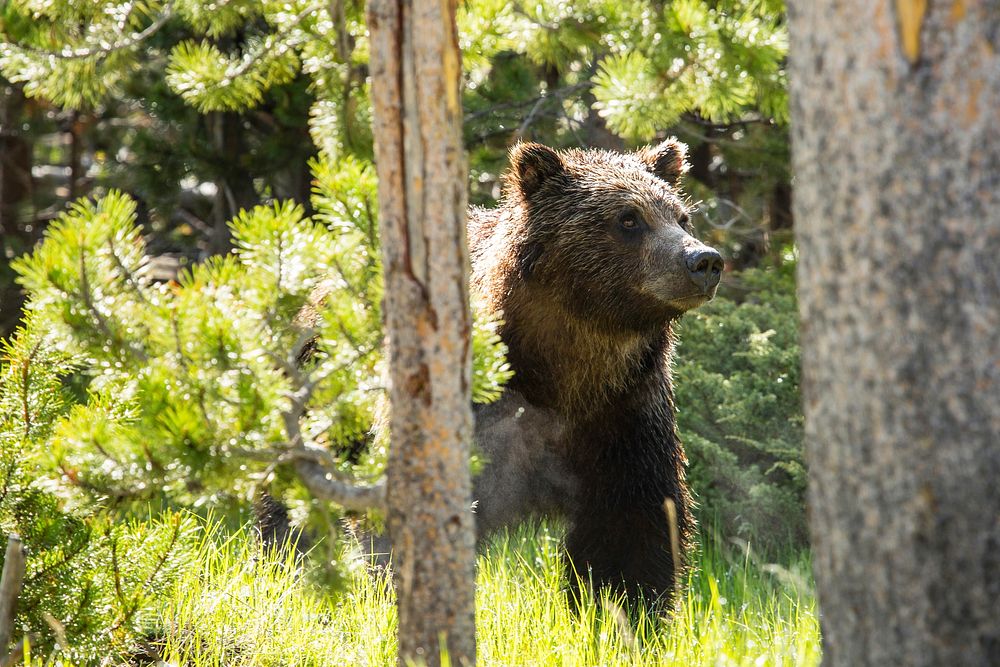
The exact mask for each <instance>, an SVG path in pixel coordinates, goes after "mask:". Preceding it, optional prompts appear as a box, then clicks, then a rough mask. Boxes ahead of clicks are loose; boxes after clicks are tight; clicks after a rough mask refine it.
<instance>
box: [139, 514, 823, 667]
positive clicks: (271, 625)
mask: <svg viewBox="0 0 1000 667" xmlns="http://www.w3.org/2000/svg"><path fill="white" fill-rule="evenodd" d="M807 572H808V564H807V560H806V558H805V556H804V555H803V556H798V557H794V558H786V559H785V565H784V566H780V567H779V566H776V565H765V564H761V563H757V562H755V560H754V558H753V556H752V553H751V552H749V551H747V550H746V549H740V548H738V547H733V546H730V545H726V544H721V543H719V542H717V541H712V542H710V543H708V544H706V545H705V546H704V547H703V548H702V550H701V552H700V554H698V558H697V566H696V569H694V570H693V571H692V573H691V574H690V576H689V581H688V589H687V593H686V594H685V595H684V596H683V597H682V598H681V600H680V601H679V603H678V605H677V609H676V611H675V612H674V613H673V614H672V615H671V616H669V617H663V618H660V617H651V616H648V615H645V614H642V613H636V614H633V619H632V620H631V621H630V620H628V619H627V617H626V614H625V613H624V612H623V611H622V610H621V609H620V607H619V605H617V604H615V603H614V601H612V600H609V599H608V596H607V595H602V596H599V597H598V598H597V599H596V600H595V599H594V598H593V597H592V596H590V595H589V594H587V593H584V599H583V600H582V601H581V602H580V604H579V605H575V604H572V603H571V602H570V601H569V599H568V596H567V595H566V592H565V589H566V577H565V571H564V566H563V561H562V558H561V552H560V539H559V538H558V536H557V535H556V534H554V531H552V530H550V529H548V528H545V527H541V528H537V529H531V528H525V529H521V530H518V531H516V532H514V533H512V534H510V535H507V536H503V537H501V538H499V539H497V540H496V541H495V542H494V544H493V545H492V546H491V548H490V549H489V550H488V551H487V553H485V554H484V555H483V556H481V557H480V560H479V575H478V592H477V601H476V602H477V629H478V637H479V645H478V659H479V664H482V665H504V666H507V665H532V666H534V665H567V666H568V665H573V666H592V665H593V666H596V665H686V666H687V665H713V666H715V665H814V664H817V663H818V662H819V654H820V649H819V625H818V620H817V615H816V608H815V601H814V598H813V594H812V588H811V585H810V583H809V581H808V575H807V574H806V573H807ZM160 620H161V623H162V626H163V627H164V628H165V629H166V632H165V635H164V638H163V640H162V643H160V645H159V646H158V648H159V650H160V653H161V655H162V656H163V658H164V659H165V661H166V662H167V663H169V664H171V665H178V666H179V665H189V666H191V667H208V666H212V667H216V666H219V667H221V666H223V665H225V666H232V665H259V666H262V667H269V666H272V665H274V666H277V665H282V666H284V665H317V666H318V665H350V666H352V667H353V666H357V665H373V666H375V665H392V664H394V661H395V655H396V641H395V629H396V612H395V608H394V606H393V594H392V592H391V586H390V585H389V582H388V581H387V577H385V576H384V575H375V576H372V575H370V574H368V573H367V572H365V571H364V570H363V568H359V569H358V571H357V572H356V573H355V576H354V577H353V585H352V587H351V588H350V590H349V591H348V592H347V593H345V594H344V595H341V596H339V597H338V598H337V599H331V598H330V597H328V596H324V595H322V594H321V593H320V592H319V591H318V590H317V589H316V588H314V587H312V586H311V585H310V584H308V583H307V581H306V578H303V577H302V576H301V573H300V572H299V570H298V568H297V567H296V564H295V562H294V559H293V558H291V557H289V558H286V559H283V560H282V559H264V558H261V557H260V555H259V554H258V553H257V551H256V549H255V547H254V545H253V541H252V540H248V539H246V536H243V535H238V536H236V537H233V538H231V539H229V540H228V541H225V542H223V543H221V544H220V543H218V542H215V541H212V540H207V541H206V542H205V544H204V545H203V547H202V555H201V559H200V566H199V567H198V568H194V569H192V571H191V572H190V574H189V575H188V576H187V577H185V578H183V579H182V580H180V581H179V582H178V583H177V586H176V588H175V590H174V592H173V595H172V596H171V597H170V600H169V603H168V604H167V605H166V606H165V608H164V609H163V611H162V615H161V619H160Z"/></svg>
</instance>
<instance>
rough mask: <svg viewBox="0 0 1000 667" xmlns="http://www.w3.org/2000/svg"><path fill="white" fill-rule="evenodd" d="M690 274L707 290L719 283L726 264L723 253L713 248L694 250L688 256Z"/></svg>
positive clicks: (699, 285)
mask: <svg viewBox="0 0 1000 667" xmlns="http://www.w3.org/2000/svg"><path fill="white" fill-rule="evenodd" d="M685 259H686V261H687V269H688V275H689V276H691V280H693V281H694V284H695V285H697V286H698V287H700V288H701V289H702V290H704V291H705V292H708V291H709V290H710V289H712V288H713V287H715V286H716V285H718V284H719V279H720V278H721V277H722V268H723V266H724V264H723V261H722V255H720V254H719V253H717V252H716V251H715V250H712V249H711V248H705V249H702V250H694V251H691V252H688V253H687V256H686V258H685Z"/></svg>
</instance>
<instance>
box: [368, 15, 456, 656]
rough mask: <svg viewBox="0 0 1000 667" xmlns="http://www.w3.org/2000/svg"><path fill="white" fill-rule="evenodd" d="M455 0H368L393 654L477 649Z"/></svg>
mask: <svg viewBox="0 0 1000 667" xmlns="http://www.w3.org/2000/svg"><path fill="white" fill-rule="evenodd" d="M455 7H456V5H455V3H454V2H453V1H452V2H441V1H440V0H371V1H370V2H369V5H368V28H369V30H370V34H371V76H372V102H373V109H374V120H375V158H376V164H377V167H378V176H379V189H378V194H379V207H380V213H381V216H380V217H381V225H382V244H383V258H384V264H385V317H386V325H387V329H388V332H389V357H390V375H391V388H390V400H391V405H392V414H391V418H390V430H391V433H392V444H391V447H390V453H389V467H388V485H389V486H388V504H389V509H388V527H389V536H390V539H391V541H392V545H393V555H392V564H393V577H394V580H395V585H396V593H397V595H398V598H399V602H398V605H399V660H400V664H405V661H406V660H412V659H418V660H424V661H426V662H427V664H430V665H435V664H438V662H439V655H440V653H439V645H440V639H441V638H442V637H444V638H445V642H446V644H447V649H448V652H449V655H450V658H451V661H452V664H453V665H464V664H472V663H473V661H474V659H475V608H474V586H475V576H474V575H475V571H474V568H475V538H474V529H473V517H472V514H471V511H470V503H471V483H470V480H469V444H470V440H471V437H472V413H471V395H470V391H471V377H472V376H471V344H470V332H471V316H470V314H469V305H468V301H469V299H468V263H469V262H468V250H467V247H466V241H465V213H466V168H465V160H464V155H463V150H462V108H461V102H460V100H461V97H460V88H459V85H460V81H459V76H460V74H461V66H460V61H459V52H458V40H457V35H456V28H455Z"/></svg>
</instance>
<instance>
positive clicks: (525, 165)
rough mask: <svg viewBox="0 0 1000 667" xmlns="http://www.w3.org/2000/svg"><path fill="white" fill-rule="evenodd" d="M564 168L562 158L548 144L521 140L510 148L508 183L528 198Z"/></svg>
mask: <svg viewBox="0 0 1000 667" xmlns="http://www.w3.org/2000/svg"><path fill="white" fill-rule="evenodd" d="M564 169H565V165H563V161H562V158H561V157H559V154H558V153H556V152H555V151H554V150H552V149H551V148H549V147H548V146H543V145H542V144H536V143H533V142H527V143H523V142H522V143H518V144H515V145H514V147H513V148H511V149H510V183H511V185H512V186H513V187H514V188H515V189H517V190H519V191H520V192H521V194H522V195H523V196H524V198H525V199H529V198H530V197H531V196H532V195H533V194H535V193H536V192H538V190H539V189H540V188H541V187H542V184H543V183H545V181H546V180H548V179H550V178H552V177H553V176H558V175H559V174H561V173H562V172H563V170H564Z"/></svg>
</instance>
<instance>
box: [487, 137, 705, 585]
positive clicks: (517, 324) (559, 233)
mask: <svg viewBox="0 0 1000 667" xmlns="http://www.w3.org/2000/svg"><path fill="white" fill-rule="evenodd" d="M685 170H686V164H685V162H684V146H683V145H682V144H680V143H678V142H676V141H672V140H671V141H667V142H664V143H662V144H660V145H659V146H657V147H654V148H648V149H644V150H643V151H639V152H638V153H632V154H621V153H612V152H606V151H594V150H587V151H583V150H572V151H566V152H562V153H556V152H555V151H552V150H551V149H549V148H546V147H544V146H540V145H538V144H521V145H519V146H517V147H515V148H514V149H513V150H512V152H511V171H510V173H509V174H508V176H507V187H506V191H505V196H504V199H503V201H502V202H501V205H500V206H499V207H498V208H497V209H494V210H484V209H473V210H472V211H470V218H469V238H470V254H471V258H472V266H473V275H472V281H473V287H474V289H477V290H478V291H479V292H481V293H482V294H483V295H484V296H485V298H486V300H487V303H488V305H489V307H490V308H491V309H493V310H494V311H496V312H498V313H502V317H503V319H504V325H503V327H502V329H501V336H502V338H503V339H504V342H505V343H506V344H507V346H508V348H509V353H508V359H509V361H510V363H511V365H512V366H513V368H514V370H515V377H514V379H513V380H512V382H511V384H510V386H509V387H508V388H507V390H506V391H505V394H504V397H503V398H502V399H501V401H499V402H498V403H497V404H494V405H490V406H483V407H480V408H479V409H477V422H476V438H477V443H478V444H479V446H480V447H481V448H482V449H483V450H484V451H485V453H486V455H487V458H488V459H489V460H490V463H489V464H488V465H487V466H486V468H485V470H484V472H483V473H482V475H481V476H480V477H479V478H478V479H477V482H476V489H475V493H476V498H477V503H478V506H477V512H478V515H479V516H478V525H479V530H480V534H481V535H485V534H488V533H489V532H491V531H493V530H495V529H497V528H499V527H501V526H504V525H509V524H512V523H514V522H516V521H518V520H519V519H520V518H522V517H523V516H525V515H530V514H539V513H541V514H553V513H554V514H559V515H562V516H565V517H566V518H567V519H568V520H569V522H570V530H569V535H568V537H567V550H568V552H569V555H570V557H571V559H572V561H573V563H574V565H575V566H576V567H577V568H578V570H579V571H581V573H584V572H586V571H587V570H589V571H590V574H591V576H592V577H593V578H594V580H595V583H598V584H603V583H608V584H612V585H615V586H618V587H620V588H622V589H624V590H625V591H627V592H628V593H630V594H633V595H634V594H642V595H644V596H645V597H647V598H650V599H651V598H657V597H669V594H670V591H671V588H672V585H673V581H674V556H675V555H672V554H671V553H670V546H669V530H668V526H667V519H666V515H665V514H664V512H663V509H662V505H663V502H664V500H665V499H666V498H672V499H673V500H674V501H675V503H676V504H677V507H678V523H679V529H680V532H681V535H682V540H683V542H684V544H685V545H686V543H687V538H688V536H689V534H690V531H691V527H692V519H691V515H690V511H689V510H690V504H691V500H690V496H689V494H688V491H687V487H686V484H685V482H684V454H683V450H682V448H681V445H680V442H679V440H678V438H677V433H676V428H675V422H674V415H673V412H674V410H673V397H672V391H671V389H670V376H669V359H670V354H671V350H672V333H671V323H672V322H673V321H674V320H675V319H676V318H678V317H679V316H680V315H681V314H682V313H683V312H684V311H685V310H687V309H689V308H691V307H694V306H696V305H698V304H700V303H702V302H704V301H706V300H707V299H710V298H711V297H712V296H713V295H714V291H715V284H716V283H717V282H718V269H719V268H721V267H717V270H716V272H715V277H714V279H713V280H714V282H713V283H711V285H709V286H707V287H706V286H701V287H699V286H698V285H697V284H696V283H695V282H693V281H692V278H691V275H690V272H689V270H688V263H689V260H688V259H687V258H689V257H691V256H692V254H694V253H697V252H701V251H705V250H709V249H708V248H707V247H706V246H704V245H702V244H701V243H699V242H698V241H697V240H695V239H694V238H693V236H691V234H690V227H689V223H687V215H688V213H687V206H686V203H685V201H684V199H683V197H682V196H681V195H680V193H679V191H678V190H677V183H678V180H679V178H680V176H681V175H682V174H683V172H684V171H685ZM629 225H633V226H629Z"/></svg>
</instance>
